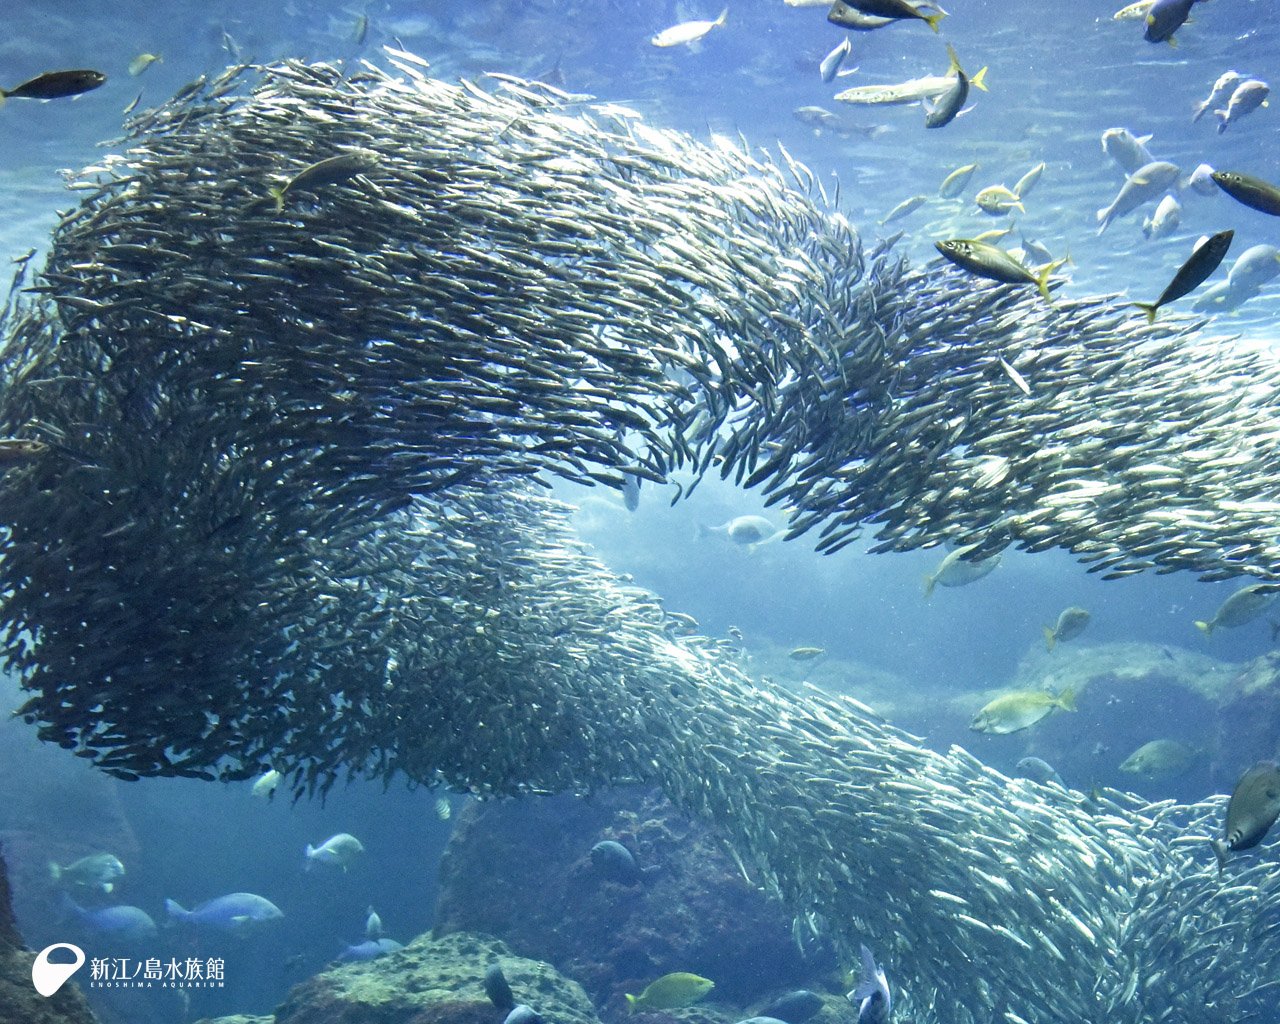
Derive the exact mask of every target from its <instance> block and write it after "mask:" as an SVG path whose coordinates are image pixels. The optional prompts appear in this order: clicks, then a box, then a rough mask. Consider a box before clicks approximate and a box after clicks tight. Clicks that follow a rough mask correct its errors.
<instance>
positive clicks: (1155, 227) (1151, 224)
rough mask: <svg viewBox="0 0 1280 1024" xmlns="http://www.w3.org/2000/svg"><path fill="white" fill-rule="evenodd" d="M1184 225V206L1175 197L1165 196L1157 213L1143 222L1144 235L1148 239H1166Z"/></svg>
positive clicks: (1157, 208)
mask: <svg viewBox="0 0 1280 1024" xmlns="http://www.w3.org/2000/svg"><path fill="white" fill-rule="evenodd" d="M1181 223H1182V204H1181V203H1179V202H1178V200H1177V199H1175V198H1174V197H1173V196H1165V197H1164V198H1163V199H1161V200H1160V205H1159V206H1157V207H1156V212H1155V213H1154V214H1152V215H1151V217H1150V218H1148V219H1147V220H1144V221H1143V222H1142V234H1143V235H1144V236H1145V237H1146V238H1164V236H1165V235H1171V234H1173V233H1174V231H1176V230H1177V229H1178V225H1179V224H1181Z"/></svg>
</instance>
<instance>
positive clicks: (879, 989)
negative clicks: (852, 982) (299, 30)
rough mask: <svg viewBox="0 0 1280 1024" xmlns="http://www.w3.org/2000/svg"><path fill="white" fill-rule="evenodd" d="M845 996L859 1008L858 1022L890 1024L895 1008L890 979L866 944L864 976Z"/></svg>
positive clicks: (864, 950) (863, 961)
mask: <svg viewBox="0 0 1280 1024" xmlns="http://www.w3.org/2000/svg"><path fill="white" fill-rule="evenodd" d="M845 998H846V999H848V1000H849V1002H850V1003H852V1004H853V1005H854V1006H856V1007H857V1008H858V1024H888V1021H889V1014H890V1013H891V1012H892V1009H893V1001H892V999H891V998H890V996H889V979H888V978H886V977H885V976H884V971H882V970H881V969H880V968H879V967H877V966H876V959H875V957H873V956H872V955H871V950H869V949H867V947H866V946H863V947H862V977H861V978H859V979H858V985H857V987H856V988H855V989H854V990H853V991H852V992H850V993H849V994H848V995H847V996H846V997H845Z"/></svg>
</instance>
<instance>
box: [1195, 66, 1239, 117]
mask: <svg viewBox="0 0 1280 1024" xmlns="http://www.w3.org/2000/svg"><path fill="white" fill-rule="evenodd" d="M1243 81H1244V75H1242V74H1240V72H1239V71H1224V72H1223V73H1222V74H1220V75H1219V76H1218V80H1217V81H1216V82H1214V83H1213V92H1211V93H1209V98H1208V99H1207V100H1205V101H1204V102H1203V103H1197V104H1196V106H1195V109H1194V110H1193V111H1192V113H1191V120H1192V121H1199V120H1200V118H1202V117H1204V112H1205V111H1206V110H1212V109H1213V108H1214V107H1216V106H1218V104H1220V103H1226V102H1227V100H1228V99H1229V98H1230V96H1231V94H1232V93H1233V92H1235V91H1236V86H1237V85H1239V84H1240V83H1241V82H1243Z"/></svg>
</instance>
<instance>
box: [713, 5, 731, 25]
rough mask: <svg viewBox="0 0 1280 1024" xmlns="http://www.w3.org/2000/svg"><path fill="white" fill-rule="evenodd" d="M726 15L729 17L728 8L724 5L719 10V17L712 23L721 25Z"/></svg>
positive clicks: (726, 17)
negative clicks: (721, 9)
mask: <svg viewBox="0 0 1280 1024" xmlns="http://www.w3.org/2000/svg"><path fill="white" fill-rule="evenodd" d="M728 17H729V8H727V7H726V8H725V9H724V10H723V11H721V12H720V17H718V18H716V20H715V22H714V24H716V25H723V24H724V23H725V21H726V20H727V19H728Z"/></svg>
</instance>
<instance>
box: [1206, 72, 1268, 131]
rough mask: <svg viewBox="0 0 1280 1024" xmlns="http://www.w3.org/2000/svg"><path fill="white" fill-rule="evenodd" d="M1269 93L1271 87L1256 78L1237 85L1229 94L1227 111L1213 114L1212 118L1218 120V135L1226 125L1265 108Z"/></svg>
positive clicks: (1218, 111) (1216, 111)
mask: <svg viewBox="0 0 1280 1024" xmlns="http://www.w3.org/2000/svg"><path fill="white" fill-rule="evenodd" d="M1270 92H1271V87H1270V86H1269V85H1267V83H1266V82H1260V81H1258V79H1256V78H1250V79H1248V80H1246V81H1243V82H1241V83H1240V84H1239V85H1237V86H1236V89H1235V92H1233V93H1232V94H1231V102H1230V103H1228V104H1227V109H1226V110H1215V111H1214V112H1213V116H1214V117H1216V118H1217V119H1218V134H1219V135H1221V134H1222V133H1223V132H1225V131H1226V130H1227V125H1230V124H1235V122H1237V121H1239V120H1240V118H1242V117H1244V115H1245V114H1249V113H1252V112H1253V111H1255V110H1257V109H1258V108H1259V107H1265V106H1266V105H1267V96H1268V95H1269V94H1270Z"/></svg>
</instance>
